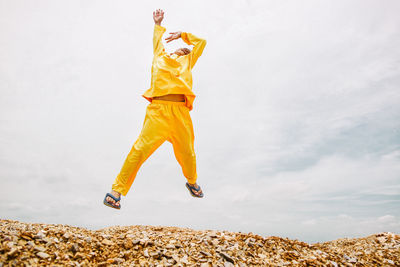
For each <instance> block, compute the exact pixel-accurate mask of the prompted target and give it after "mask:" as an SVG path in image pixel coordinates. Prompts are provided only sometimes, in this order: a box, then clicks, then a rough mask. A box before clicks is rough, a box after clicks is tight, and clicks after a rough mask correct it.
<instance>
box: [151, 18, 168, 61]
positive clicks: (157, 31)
mask: <svg viewBox="0 0 400 267" xmlns="http://www.w3.org/2000/svg"><path fill="white" fill-rule="evenodd" d="M165 31H166V29H165V28H164V27H163V26H160V25H157V24H154V34H153V53H154V55H160V54H162V53H163V52H164V51H165V49H164V45H163V43H162V40H161V38H162V36H163V34H164V32H165Z"/></svg>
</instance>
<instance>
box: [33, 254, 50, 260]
mask: <svg viewBox="0 0 400 267" xmlns="http://www.w3.org/2000/svg"><path fill="white" fill-rule="evenodd" d="M36 255H37V256H38V257H40V258H42V259H47V258H48V257H50V255H49V254H47V253H45V252H38V253H36Z"/></svg>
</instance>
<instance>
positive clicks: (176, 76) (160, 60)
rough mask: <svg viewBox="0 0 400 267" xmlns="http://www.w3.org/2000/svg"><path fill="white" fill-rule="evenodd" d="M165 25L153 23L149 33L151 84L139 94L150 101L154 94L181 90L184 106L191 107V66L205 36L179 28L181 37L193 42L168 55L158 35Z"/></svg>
mask: <svg viewBox="0 0 400 267" xmlns="http://www.w3.org/2000/svg"><path fill="white" fill-rule="evenodd" d="M165 31H166V29H165V28H164V27H162V26H160V25H157V24H154V35H153V51H154V57H153V64H152V67H151V87H150V88H149V89H147V90H146V92H145V93H144V94H143V95H142V96H143V97H144V98H146V99H147V100H149V101H150V102H151V101H152V97H154V96H162V95H167V94H184V95H185V98H186V106H187V107H188V108H189V110H192V109H193V101H194V98H195V97H196V95H195V94H194V93H193V92H192V68H193V67H194V65H195V64H196V61H197V59H198V58H199V57H200V56H201V54H202V53H203V49H204V47H205V45H206V40H204V39H201V38H198V37H196V36H195V35H193V34H191V33H188V32H182V33H181V38H182V40H183V41H184V42H185V43H187V44H188V45H194V47H193V49H192V51H191V52H190V53H189V54H187V55H184V56H178V55H176V54H173V55H171V56H170V55H169V54H168V53H167V52H165V48H164V46H163V44H162V40H161V37H162V36H163V34H164V32H165Z"/></svg>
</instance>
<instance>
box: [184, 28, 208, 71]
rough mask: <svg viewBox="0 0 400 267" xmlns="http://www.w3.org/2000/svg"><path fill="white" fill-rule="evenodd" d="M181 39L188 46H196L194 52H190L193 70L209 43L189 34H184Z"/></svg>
mask: <svg viewBox="0 0 400 267" xmlns="http://www.w3.org/2000/svg"><path fill="white" fill-rule="evenodd" d="M181 38H182V40H183V41H184V42H185V43H187V44H188V45H194V47H193V50H192V51H191V52H190V66H191V68H193V66H194V65H195V64H196V62H197V59H198V58H199V57H200V56H201V54H202V53H203V50H204V47H205V46H206V43H207V42H206V40H204V39H201V38H199V37H197V36H195V35H194V34H191V33H188V32H182V33H181Z"/></svg>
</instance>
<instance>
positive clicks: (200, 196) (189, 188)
mask: <svg viewBox="0 0 400 267" xmlns="http://www.w3.org/2000/svg"><path fill="white" fill-rule="evenodd" d="M198 186H199V188H196V187H194V186H191V185H190V184H189V183H188V182H186V188H187V189H188V190H189V192H190V194H191V195H192V196H194V197H199V198H202V197H203V196H204V194H203V192H201V193H200V195H196V194H195V193H194V192H193V190H194V191H196V192H199V191H200V190H201V188H200V185H198Z"/></svg>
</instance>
